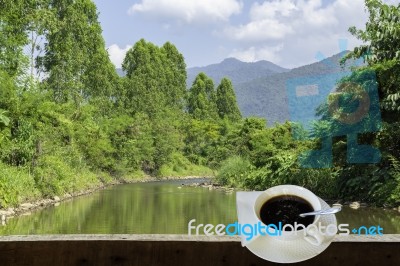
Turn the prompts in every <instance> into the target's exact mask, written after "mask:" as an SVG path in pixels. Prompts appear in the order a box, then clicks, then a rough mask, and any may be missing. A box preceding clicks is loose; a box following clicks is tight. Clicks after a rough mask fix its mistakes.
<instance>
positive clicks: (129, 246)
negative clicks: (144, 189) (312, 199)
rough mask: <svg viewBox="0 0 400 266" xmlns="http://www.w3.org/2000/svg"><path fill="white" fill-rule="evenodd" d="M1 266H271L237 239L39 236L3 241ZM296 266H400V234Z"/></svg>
mask: <svg viewBox="0 0 400 266" xmlns="http://www.w3.org/2000/svg"><path fill="white" fill-rule="evenodd" d="M0 265H1V266H3V265H32V266H34V265H40V266H46V265H140V266H150V265H157V266H158V265H177V266H186V265H190V266H196V265H205V266H214V265H229V266H231V265H232V266H235V265H247V266H250V265H273V263H270V262H268V261H264V260H262V259H260V258H258V257H257V256H255V255H253V254H252V253H251V252H250V251H248V250H247V249H246V248H243V247H242V246H241V244H240V240H239V238H238V237H207V236H196V237H194V236H187V235H49V236H47V235H40V236H2V237H0ZM295 265H318V266H320V265H322V266H323V265H340V266H345V265H363V266H364V265H366V266H368V265H374V266H375V265H378V266H387V265H396V266H398V265H400V235H384V236H375V237H371V236H346V237H343V236H342V237H341V236H337V237H336V238H335V240H334V242H333V243H332V244H331V245H330V246H329V247H328V249H327V250H325V251H324V252H323V253H321V254H320V255H318V256H317V257H315V258H313V259H311V260H308V261H304V262H301V263H298V264H295Z"/></svg>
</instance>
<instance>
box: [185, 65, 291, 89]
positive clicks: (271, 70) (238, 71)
mask: <svg viewBox="0 0 400 266" xmlns="http://www.w3.org/2000/svg"><path fill="white" fill-rule="evenodd" d="M287 71H289V69H285V68H283V67H280V66H278V65H275V64H273V63H271V62H268V61H258V62H254V63H246V62H242V61H240V60H238V59H236V58H227V59H225V60H224V61H222V62H221V63H218V64H212V65H209V66H205V67H193V68H188V69H187V74H188V78H187V86H188V87H190V86H191V85H192V83H193V81H194V79H195V78H196V76H197V74H199V73H200V72H204V73H206V74H207V76H209V77H210V78H212V79H213V80H214V83H216V84H218V83H219V82H220V81H221V79H222V78H224V77H229V79H230V80H231V81H232V82H233V83H234V84H235V83H243V82H246V81H250V80H254V79H257V78H262V77H266V76H270V75H273V74H276V73H284V72H287Z"/></svg>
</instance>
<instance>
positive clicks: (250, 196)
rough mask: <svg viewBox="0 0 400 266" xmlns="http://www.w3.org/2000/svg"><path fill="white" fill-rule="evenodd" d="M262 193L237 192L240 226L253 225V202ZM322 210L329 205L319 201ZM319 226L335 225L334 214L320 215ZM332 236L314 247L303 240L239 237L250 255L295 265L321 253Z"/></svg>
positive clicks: (254, 217) (275, 237) (255, 221)
mask: <svg viewBox="0 0 400 266" xmlns="http://www.w3.org/2000/svg"><path fill="white" fill-rule="evenodd" d="M261 193H263V192H262V191H261V192H260V191H257V192H237V193H236V206H237V213H238V222H239V223H240V224H247V223H248V224H254V223H257V222H258V218H257V217H256V216H255V214H254V211H253V206H254V202H255V201H256V199H257V197H258V196H259V195H260V194H261ZM319 200H320V202H321V206H322V208H329V205H328V204H327V203H326V202H325V201H323V200H322V199H320V198H319ZM320 222H321V225H323V226H327V225H329V224H334V225H337V221H336V217H335V215H334V214H330V215H321V216H320ZM333 239H334V236H331V237H328V238H327V239H326V241H324V242H323V243H322V244H321V245H319V246H315V245H313V244H311V243H309V242H308V241H307V240H305V239H304V238H301V239H299V240H279V237H277V236H268V235H265V236H258V237H254V238H253V239H252V240H250V241H248V240H246V236H245V235H241V240H242V246H246V247H247V248H248V249H249V250H250V251H251V252H252V253H254V254H255V255H257V256H259V257H260V258H262V259H265V260H268V261H272V262H277V263H295V262H300V261H304V260H308V259H311V258H313V257H315V256H317V255H319V254H320V253H322V252H323V251H324V250H325V249H326V248H327V247H328V246H329V245H330V244H331V242H332V240H333Z"/></svg>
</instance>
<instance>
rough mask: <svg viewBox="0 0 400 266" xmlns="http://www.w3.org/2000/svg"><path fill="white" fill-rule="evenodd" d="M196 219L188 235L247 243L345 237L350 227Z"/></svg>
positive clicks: (372, 231) (372, 230) (374, 229)
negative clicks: (317, 236)
mask: <svg viewBox="0 0 400 266" xmlns="http://www.w3.org/2000/svg"><path fill="white" fill-rule="evenodd" d="M195 223H196V219H192V220H190V221H189V223H188V235H190V236H191V235H196V236H198V235H201V234H204V235H206V236H213V235H217V236H224V235H228V236H235V235H239V236H241V235H244V236H245V237H246V240H247V241H250V240H251V239H253V238H254V237H257V236H273V237H280V236H283V235H285V236H286V237H287V236H291V235H298V234H303V236H306V235H307V234H309V233H311V232H319V234H321V235H324V236H334V235H336V234H339V235H343V236H347V235H350V225H349V224H338V225H336V224H329V225H322V224H321V223H318V224H310V225H308V226H307V227H306V226H304V225H303V224H297V223H295V224H294V225H290V224H285V225H283V224H282V223H281V222H279V224H278V225H275V224H270V225H265V224H263V223H262V222H258V223H255V224H240V223H238V222H235V223H231V224H228V225H225V224H218V225H213V224H197V225H195ZM351 232H352V233H353V234H358V235H383V228H382V227H381V226H380V225H377V226H369V227H367V226H360V227H355V228H353V229H352V230H351Z"/></svg>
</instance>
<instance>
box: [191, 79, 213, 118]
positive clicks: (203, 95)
mask: <svg viewBox="0 0 400 266" xmlns="http://www.w3.org/2000/svg"><path fill="white" fill-rule="evenodd" d="M187 105H188V106H187V109H188V112H189V114H191V115H192V116H193V117H194V118H196V119H200V120H205V119H217V118H218V113H217V104H216V95H215V88H214V82H213V81H212V79H210V78H209V77H207V75H206V74H204V73H200V74H198V75H197V77H196V79H195V80H194V82H193V85H192V87H191V88H190V90H189V94H188V103H187Z"/></svg>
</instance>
